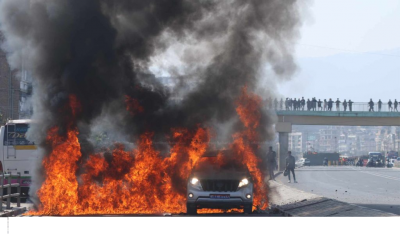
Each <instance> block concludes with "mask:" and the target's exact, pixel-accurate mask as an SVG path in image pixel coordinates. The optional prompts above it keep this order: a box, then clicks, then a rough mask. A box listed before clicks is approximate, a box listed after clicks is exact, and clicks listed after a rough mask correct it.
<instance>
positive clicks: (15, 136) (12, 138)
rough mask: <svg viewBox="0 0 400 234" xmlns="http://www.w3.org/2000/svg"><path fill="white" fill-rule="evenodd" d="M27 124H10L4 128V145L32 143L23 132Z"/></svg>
mask: <svg viewBox="0 0 400 234" xmlns="http://www.w3.org/2000/svg"><path fill="white" fill-rule="evenodd" d="M28 128H29V125H28V124H10V125H6V126H5V128H4V142H3V144H4V145H34V144H35V143H34V142H31V141H28V140H27V139H26V138H25V134H26V132H27V131H28Z"/></svg>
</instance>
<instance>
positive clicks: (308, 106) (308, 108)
mask: <svg viewBox="0 0 400 234" xmlns="http://www.w3.org/2000/svg"><path fill="white" fill-rule="evenodd" d="M310 108H311V101H310V99H307V110H308V111H310Z"/></svg>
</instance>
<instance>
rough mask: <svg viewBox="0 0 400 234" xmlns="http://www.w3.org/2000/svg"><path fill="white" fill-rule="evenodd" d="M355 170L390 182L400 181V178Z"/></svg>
mask: <svg viewBox="0 0 400 234" xmlns="http://www.w3.org/2000/svg"><path fill="white" fill-rule="evenodd" d="M353 170H354V171H358V172H361V173H365V174H369V175H374V176H378V177H381V178H385V179H389V180H395V181H400V178H398V177H393V176H388V175H384V174H380V173H376V172H371V171H364V170H361V169H353Z"/></svg>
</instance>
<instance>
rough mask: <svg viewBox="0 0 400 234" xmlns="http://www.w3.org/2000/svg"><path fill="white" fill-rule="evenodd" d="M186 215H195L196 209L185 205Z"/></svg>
mask: <svg viewBox="0 0 400 234" xmlns="http://www.w3.org/2000/svg"><path fill="white" fill-rule="evenodd" d="M186 213H187V214H188V215H197V207H196V206H190V205H186Z"/></svg>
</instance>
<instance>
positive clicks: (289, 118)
mask: <svg viewBox="0 0 400 234" xmlns="http://www.w3.org/2000/svg"><path fill="white" fill-rule="evenodd" d="M357 104H358V105H356V106H354V105H353V110H352V111H348V110H347V111H344V110H343V107H341V108H342V110H337V111H335V109H336V106H334V107H333V108H332V109H334V110H333V111H322V110H320V111H308V110H304V111H303V110H290V109H289V110H286V109H285V110H275V111H276V115H277V117H278V122H277V123H276V124H275V129H276V131H277V132H278V133H279V147H278V152H277V153H278V158H279V160H278V164H279V170H284V167H285V158H286V156H287V152H288V146H289V133H291V132H292V125H338V126H400V112H393V111H392V110H389V108H388V106H387V105H385V106H383V105H382V108H381V111H377V105H375V108H374V109H375V111H374V112H373V111H369V107H368V104H367V103H357Z"/></svg>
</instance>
